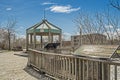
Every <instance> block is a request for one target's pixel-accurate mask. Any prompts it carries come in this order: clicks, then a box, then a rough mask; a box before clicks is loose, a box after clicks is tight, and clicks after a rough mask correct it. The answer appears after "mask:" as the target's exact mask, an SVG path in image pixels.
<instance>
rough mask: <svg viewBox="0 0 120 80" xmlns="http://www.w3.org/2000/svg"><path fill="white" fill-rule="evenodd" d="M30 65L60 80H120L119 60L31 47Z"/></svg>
mask: <svg viewBox="0 0 120 80" xmlns="http://www.w3.org/2000/svg"><path fill="white" fill-rule="evenodd" d="M28 65H32V66H34V67H36V68H37V69H38V70H40V71H43V72H45V73H46V74H48V75H50V76H53V77H55V78H57V79H59V80H120V63H119V62H118V61H111V60H100V59H93V58H88V57H80V56H79V57H78V56H75V55H64V54H55V53H48V52H42V51H37V50H33V49H29V57H28Z"/></svg>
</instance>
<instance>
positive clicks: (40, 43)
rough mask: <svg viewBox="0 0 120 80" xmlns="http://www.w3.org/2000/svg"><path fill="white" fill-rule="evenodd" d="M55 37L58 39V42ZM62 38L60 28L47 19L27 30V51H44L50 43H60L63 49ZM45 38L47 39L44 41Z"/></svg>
mask: <svg viewBox="0 0 120 80" xmlns="http://www.w3.org/2000/svg"><path fill="white" fill-rule="evenodd" d="M54 36H56V37H55V38H57V40H56V42H55V40H54ZM61 36H62V30H61V29H60V28H58V27H57V26H55V25H53V24H52V23H50V22H48V21H47V20H46V19H43V20H42V22H40V23H37V24H35V25H34V26H32V27H30V28H28V29H27V30H26V43H27V44H26V49H27V50H28V48H32V49H37V50H40V49H44V47H45V45H47V44H49V43H60V47H61V42H62V41H61ZM38 37H39V40H38ZM43 37H46V38H45V39H44V40H43ZM45 40H47V42H44V41H45Z"/></svg>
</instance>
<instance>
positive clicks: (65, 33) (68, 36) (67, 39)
mask: <svg viewBox="0 0 120 80" xmlns="http://www.w3.org/2000/svg"><path fill="white" fill-rule="evenodd" d="M62 38H63V39H64V40H66V41H69V40H71V34H70V33H68V32H64V33H63V35H62Z"/></svg>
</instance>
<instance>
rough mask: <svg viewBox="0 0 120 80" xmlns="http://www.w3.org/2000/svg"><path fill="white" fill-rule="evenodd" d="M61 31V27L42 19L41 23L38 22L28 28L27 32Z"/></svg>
mask: <svg viewBox="0 0 120 80" xmlns="http://www.w3.org/2000/svg"><path fill="white" fill-rule="evenodd" d="M34 31H35V32H36V33H49V32H51V33H61V29H60V28H58V27H57V26H55V25H53V24H52V23H50V22H48V21H47V20H42V22H41V23H37V24H35V25H34V26H32V27H30V28H28V29H27V33H34Z"/></svg>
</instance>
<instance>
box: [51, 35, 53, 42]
mask: <svg viewBox="0 0 120 80" xmlns="http://www.w3.org/2000/svg"><path fill="white" fill-rule="evenodd" d="M51 42H52V43H53V35H52V36H51Z"/></svg>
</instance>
